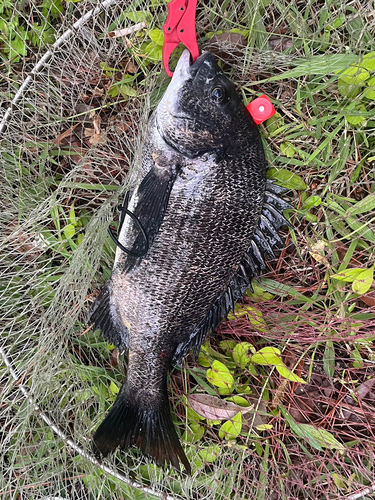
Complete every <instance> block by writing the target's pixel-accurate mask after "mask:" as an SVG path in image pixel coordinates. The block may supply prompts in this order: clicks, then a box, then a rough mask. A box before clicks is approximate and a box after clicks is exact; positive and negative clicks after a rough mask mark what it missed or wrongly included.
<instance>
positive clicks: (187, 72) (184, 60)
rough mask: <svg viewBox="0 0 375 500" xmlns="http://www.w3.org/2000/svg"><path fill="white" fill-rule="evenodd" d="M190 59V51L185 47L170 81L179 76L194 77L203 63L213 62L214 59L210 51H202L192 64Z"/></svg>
mask: <svg viewBox="0 0 375 500" xmlns="http://www.w3.org/2000/svg"><path fill="white" fill-rule="evenodd" d="M190 59H191V57H190V52H189V51H188V49H185V50H184V51H183V53H182V54H181V56H180V59H179V60H178V63H177V66H176V69H175V71H174V73H173V78H172V81H173V79H176V80H177V79H179V78H181V77H183V78H184V79H186V78H189V77H190V78H194V77H195V76H196V74H197V73H198V71H199V68H200V67H201V66H202V65H203V64H215V59H214V57H213V55H212V54H211V53H210V52H204V53H203V54H202V55H201V56H199V57H198V59H197V60H196V61H195V62H193V64H190Z"/></svg>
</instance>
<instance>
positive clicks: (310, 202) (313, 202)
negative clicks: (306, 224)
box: [302, 196, 322, 209]
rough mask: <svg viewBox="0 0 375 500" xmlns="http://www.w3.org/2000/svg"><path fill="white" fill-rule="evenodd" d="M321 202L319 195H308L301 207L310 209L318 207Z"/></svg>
mask: <svg viewBox="0 0 375 500" xmlns="http://www.w3.org/2000/svg"><path fill="white" fill-rule="evenodd" d="M321 203H322V199H321V197H320V196H309V197H308V198H307V199H306V200H305V201H304V203H303V205H302V208H305V209H310V208H313V207H318V206H319V205H320V204H321Z"/></svg>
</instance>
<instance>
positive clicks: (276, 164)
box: [0, 0, 375, 500]
mask: <svg viewBox="0 0 375 500" xmlns="http://www.w3.org/2000/svg"><path fill="white" fill-rule="evenodd" d="M96 7H98V10H94V12H93V13H92V15H91V14H90V9H96ZM0 10H1V14H0V16H1V20H0V23H1V35H0V36H1V44H0V56H1V59H2V62H1V64H2V66H1V68H2V80H1V82H0V92H1V98H2V99H1V102H2V104H1V107H0V115H1V117H5V118H6V125H7V128H6V129H3V128H2V129H1V130H2V136H1V139H0V140H1V146H0V147H1V162H0V169H1V176H2V187H3V189H2V210H1V212H0V217H1V222H2V231H1V235H0V238H1V265H2V274H1V291H2V292H1V328H2V335H1V356H2V359H3V361H4V363H3V364H2V366H1V367H0V371H1V380H0V384H1V409H0V419H1V430H0V440H1V453H0V460H1V468H2V475H1V477H0V483H1V486H0V491H1V494H2V497H4V498H27V499H29V498H35V499H38V500H39V499H41V498H55V497H60V498H70V499H71V498H73V499H86V498H87V499H94V498H95V499H96V498H98V497H99V498H108V499H110V498H114V497H115V498H121V497H123V498H154V497H159V498H215V499H216V498H217V499H233V498H248V497H252V496H255V497H256V498H267V499H268V498H271V499H272V498H311V499H313V498H314V499H316V498H347V499H351V500H352V499H354V498H361V497H362V498H363V497H366V495H367V496H368V497H369V496H370V495H371V494H372V493H373V491H374V483H373V481H374V479H373V478H374V466H373V463H374V437H373V427H374V411H373V406H374V404H373V401H374V371H373V365H374V346H373V331H374V316H373V308H374V297H373V295H374V292H373V280H372V277H373V263H374V257H373V255H374V224H373V223H374V221H373V210H374V201H373V200H374V197H373V196H374V195H373V192H374V188H373V184H374V177H373V162H374V158H373V156H374V153H373V150H374V142H375V139H374V129H375V127H374V121H373V114H374V113H373V106H374V104H373V103H374V94H373V91H374V81H373V79H374V76H375V75H374V65H373V62H374V54H373V52H374V51H375V46H374V22H375V21H374V15H373V6H372V5H371V4H370V3H364V2H350V3H349V2H338V1H333V2H319V3H316V2H315V3H307V4H306V2H293V3H292V2H272V3H270V2H268V1H262V2H259V3H258V4H256V5H255V4H251V3H249V2H245V1H243V2H242V1H238V2H222V3H221V2H220V3H219V2H215V1H213V2H208V3H207V2H205V3H203V2H200V3H199V5H198V15H197V31H198V39H199V40H198V41H199V43H200V46H201V48H204V49H206V50H210V51H211V52H212V53H214V54H215V57H216V58H217V59H218V60H219V62H220V65H221V68H222V69H223V71H224V72H225V74H227V75H228V76H229V77H230V79H231V80H232V81H233V82H234V83H235V85H236V88H237V91H238V92H239V93H240V95H242V96H243V98H244V102H245V104H247V102H248V101H249V100H250V99H252V98H253V97H255V96H258V95H261V94H267V95H268V96H269V97H270V98H271V100H272V102H273V103H274V105H275V107H276V109H277V111H278V114H277V115H276V116H275V117H274V118H272V119H271V120H269V121H268V122H267V123H266V124H265V125H264V126H263V125H262V126H261V127H260V132H261V135H262V140H263V144H264V150H265V155H266V161H267V165H268V166H269V170H268V176H269V177H270V178H272V179H274V180H276V182H277V183H278V184H280V185H282V186H284V187H286V188H287V189H288V190H289V191H288V192H287V199H288V200H289V201H293V202H295V204H296V206H297V208H298V211H297V212H296V213H294V215H292V216H289V217H291V222H292V224H293V230H291V231H290V233H289V235H288V233H287V232H284V233H281V235H282V237H283V238H286V248H285V250H282V251H281V252H278V253H276V260H275V261H273V262H272V263H271V262H270V263H269V264H268V263H267V267H266V269H265V270H264V272H263V277H262V278H261V281H260V282H259V283H257V282H256V281H255V282H254V281H253V287H254V293H248V294H247V295H246V297H245V300H244V304H243V306H241V307H237V310H236V311H235V313H234V314H231V315H230V316H229V321H228V322H225V323H223V325H222V326H221V327H220V328H219V330H218V331H217V334H216V336H215V337H214V338H213V339H212V341H211V343H210V344H209V343H205V344H204V345H203V348H202V351H201V354H200V355H199V358H198V361H194V359H193V358H192V357H190V356H188V357H187V358H186V360H185V363H184V365H183V369H175V370H174V371H173V373H172V375H171V376H170V378H169V383H168V388H169V399H170V403H171V407H172V408H171V409H172V412H171V414H172V419H173V421H174V425H175V428H176V432H177V434H178V435H179V437H180V441H181V443H182V446H183V448H184V450H185V452H186V456H187V458H188V460H189V461H190V463H191V468H192V476H191V477H186V478H185V477H181V476H180V475H179V474H178V473H177V472H175V471H174V470H173V469H167V470H162V469H160V468H159V467H156V466H154V465H153V464H152V462H151V461H149V460H148V459H147V458H145V457H143V455H142V454H141V453H140V452H138V451H137V449H135V448H134V449H131V450H128V451H125V452H123V451H118V452H116V453H115V454H114V455H112V456H111V457H109V458H107V459H105V460H104V461H102V462H101V463H99V462H98V461H97V460H96V459H95V457H94V456H93V455H92V454H91V440H92V435H93V433H94V432H95V430H96V429H97V428H98V426H99V425H100V423H101V422H102V420H103V418H104V417H105V415H106V413H107V412H108V411H109V409H110V407H111V406H112V404H113V402H114V400H115V398H116V396H117V394H118V392H119V389H120V386H121V383H122V381H123V380H124V378H125V372H124V370H123V360H122V358H121V356H120V359H119V355H118V352H117V350H116V349H114V348H113V345H112V344H108V343H107V342H106V341H105V340H103V338H102V336H101V334H100V332H99V331H97V332H93V331H92V329H91V330H88V328H87V325H86V322H85V319H86V315H87V312H88V310H89V309H90V307H91V305H92V303H93V302H94V300H95V297H96V296H97V294H98V292H99V289H100V288H101V287H102V286H103V284H104V282H105V280H107V279H109V278H110V276H111V272H112V265H113V260H114V255H115V246H114V245H113V244H112V242H111V240H110V238H109V237H108V236H107V227H108V224H109V223H110V222H111V221H112V220H113V217H114V214H115V213H116V206H117V205H118V203H119V200H121V199H122V197H123V195H124V193H125V192H126V191H127V189H128V181H126V180H125V179H126V178H127V172H128V170H129V167H130V166H131V165H139V164H140V144H141V142H142V141H143V139H144V138H145V137H146V124H147V122H148V117H149V111H150V110H151V109H152V110H153V109H155V107H156V105H157V104H158V103H159V102H160V99H161V97H162V95H163V94H164V92H165V89H166V87H167V84H168V79H167V78H165V76H164V73H163V72H160V73H159V70H161V64H160V57H161V46H162V35H161V31H160V29H161V27H162V25H163V23H164V21H165V19H166V5H165V4H164V2H159V1H152V2H151V1H150V2H146V1H137V2H131V3H130V2H121V4H117V3H116V2H111V1H107V2H105V4H104V5H103V6H100V5H99V4H95V5H94V4H92V3H91V2H86V1H81V2H69V3H63V2H60V1H58V0H53V1H46V2H43V4H36V3H35V2H31V3H29V4H27V5H26V4H10V2H5V1H3V2H1V9H0ZM73 25H75V27H74V29H73V30H71V28H72V27H73ZM124 29H125V30H126V31H120V30H124ZM69 30H71V31H69ZM62 34H64V37H63V38H59V37H60V35H62ZM110 34H111V35H110ZM55 40H57V41H59V43H58V45H57V46H56V47H55V49H54V50H53V51H52V52H51V53H50V54H49V56H50V57H49V58H48V57H44V58H43V59H42V57H43V56H44V54H46V51H47V50H48V48H49V46H50V44H52V43H54V41H55ZM56 43H57V42H56ZM47 55H48V53H47ZM39 61H41V62H40V64H39V65H38V66H37V68H36V69H34V70H33V68H34V65H35V64H36V63H38V62H39ZM175 63H176V60H175V61H172V62H171V64H175ZM29 76H30V78H29V79H28V80H26V81H27V85H28V86H27V88H26V87H23V89H22V92H20V93H19V94H18V95H17V102H16V104H15V105H13V106H12V107H11V108H10V103H11V100H12V99H13V98H14V96H15V95H16V92H17V90H18V89H19V85H20V84H21V83H22V82H23V81H25V79H27V77H29ZM8 108H9V112H7V110H8ZM136 174H137V169H135V170H134V175H136ZM115 220H116V219H115ZM115 224H116V225H117V222H115ZM264 273H265V274H264ZM303 382H305V383H303ZM175 416H176V417H175Z"/></svg>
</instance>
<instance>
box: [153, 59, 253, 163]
mask: <svg viewBox="0 0 375 500" xmlns="http://www.w3.org/2000/svg"><path fill="white" fill-rule="evenodd" d="M156 123H157V127H158V131H159V133H160V135H161V136H162V137H163V139H164V140H165V142H166V143H167V144H169V145H170V146H171V147H173V148H174V149H175V150H177V151H178V152H179V153H181V154H183V155H185V156H187V157H189V158H196V157H198V156H200V155H202V154H204V153H207V152H213V153H214V152H219V151H220V150H222V149H226V148H227V147H229V146H230V145H231V144H232V143H233V137H234V135H235V134H240V133H241V130H242V129H243V128H244V127H249V126H250V127H251V126H254V127H256V126H255V124H254V123H252V122H251V118H250V122H249V114H248V113H247V112H246V108H245V106H244V104H243V102H242V100H241V98H240V97H239V95H238V94H237V92H236V90H235V88H234V86H233V84H232V83H231V81H230V80H229V79H228V78H227V77H226V76H225V75H224V73H223V72H222V71H221V69H220V68H219V66H218V65H217V63H216V61H215V59H214V57H213V55H212V54H211V53H209V52H206V53H204V54H203V55H201V56H200V57H199V58H198V59H197V60H196V61H195V62H194V64H192V65H190V53H189V51H188V50H185V51H184V52H183V54H182V55H181V57H180V59H179V61H178V64H177V67H176V69H175V72H174V75H173V78H172V80H171V82H170V84H169V86H168V88H167V90H166V92H165V94H164V96H163V98H162V100H161V101H160V103H159V105H158V107H157V109H156Z"/></svg>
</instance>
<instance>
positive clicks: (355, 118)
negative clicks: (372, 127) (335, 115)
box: [346, 104, 367, 128]
mask: <svg viewBox="0 0 375 500" xmlns="http://www.w3.org/2000/svg"><path fill="white" fill-rule="evenodd" d="M355 110H356V111H359V112H364V113H366V112H367V110H366V108H365V106H364V105H363V104H359V105H358V106H356V107H355ZM346 119H347V121H348V123H350V125H354V127H358V128H359V127H361V126H362V125H364V124H365V123H366V120H367V118H366V117H365V116H362V115H360V114H358V115H350V114H349V115H346Z"/></svg>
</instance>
